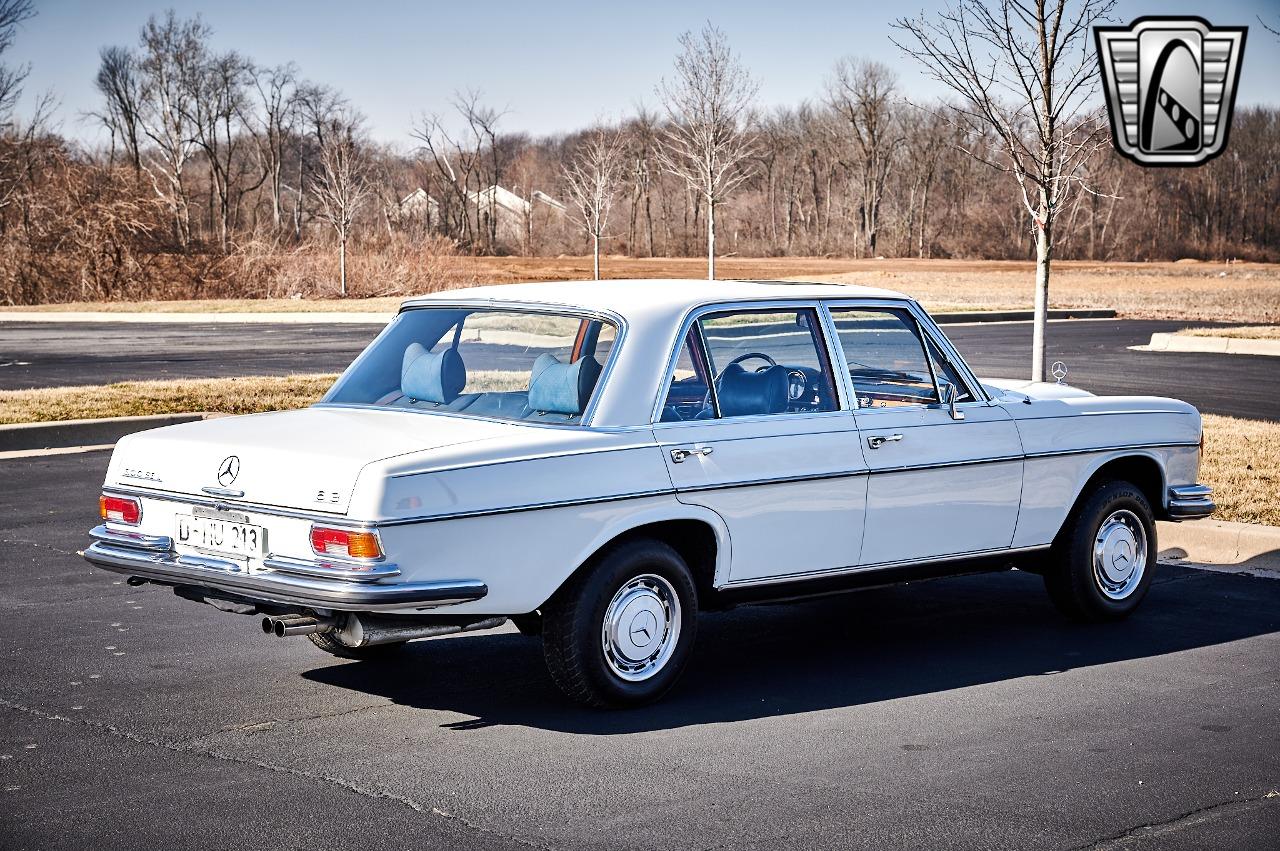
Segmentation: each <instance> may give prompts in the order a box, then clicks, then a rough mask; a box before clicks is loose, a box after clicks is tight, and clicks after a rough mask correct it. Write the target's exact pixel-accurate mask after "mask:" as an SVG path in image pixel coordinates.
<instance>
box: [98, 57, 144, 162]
mask: <svg viewBox="0 0 1280 851" xmlns="http://www.w3.org/2000/svg"><path fill="white" fill-rule="evenodd" d="M99 56H100V57H101V64H100V65H99V66H98V76H97V77H96V78H95V79H94V83H95V84H96V85H97V87H98V91H99V92H101V93H102V96H103V98H105V99H106V102H107V105H106V109H105V111H104V112H102V113H101V114H100V115H99V118H100V120H101V121H102V123H103V124H104V125H105V126H106V128H107V131H108V132H109V133H111V144H112V154H113V156H114V149H115V141H116V139H119V140H120V144H121V145H123V146H124V151H125V154H126V155H127V156H128V158H129V163H130V164H131V165H132V166H133V171H134V173H135V174H141V173H142V150H141V148H140V147H139V138H140V135H141V131H140V130H139V126H138V124H139V113H140V112H141V110H142V76H141V73H140V71H139V68H138V57H137V56H136V55H135V54H134V53H133V51H131V50H130V49H129V48H127V47H104V48H102V50H101V52H100V53H99Z"/></svg>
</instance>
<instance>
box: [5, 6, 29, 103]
mask: <svg viewBox="0 0 1280 851" xmlns="http://www.w3.org/2000/svg"><path fill="white" fill-rule="evenodd" d="M35 16H36V12H35V8H34V6H33V5H32V2H31V0H0V55H3V54H4V53H6V52H7V51H8V50H9V48H10V47H13V40H14V39H15V38H16V37H17V34H18V26H19V25H21V24H22V23H23V22H24V21H29V20H30V19H32V18H34V17H35ZM30 72H31V66H30V65H20V66H17V67H13V68H11V67H9V66H8V65H0V124H8V123H9V121H10V118H11V116H12V115H13V108H14V107H15V106H16V105H17V103H18V98H19V97H21V96H22V84H23V83H24V82H26V79H27V74H29V73H30Z"/></svg>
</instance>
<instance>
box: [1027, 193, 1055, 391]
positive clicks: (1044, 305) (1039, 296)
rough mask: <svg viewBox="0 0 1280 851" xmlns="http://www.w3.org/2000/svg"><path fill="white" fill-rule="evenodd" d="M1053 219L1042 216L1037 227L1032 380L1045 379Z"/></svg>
mask: <svg viewBox="0 0 1280 851" xmlns="http://www.w3.org/2000/svg"><path fill="white" fill-rule="evenodd" d="M1052 227H1053V223H1052V220H1051V219H1050V218H1049V217H1048V215H1047V214H1046V215H1044V216H1043V218H1042V225H1041V226H1040V227H1037V228H1036V303H1035V323H1034V327H1033V330H1032V335H1031V380H1032V381H1044V380H1045V374H1046V373H1045V363H1044V361H1045V331H1046V329H1047V325H1048V318H1049V261H1050V259H1051V256H1052V253H1053V239H1052Z"/></svg>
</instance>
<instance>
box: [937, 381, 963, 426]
mask: <svg viewBox="0 0 1280 851" xmlns="http://www.w3.org/2000/svg"><path fill="white" fill-rule="evenodd" d="M941 390H942V404H944V405H946V406H947V408H948V409H949V410H950V412H951V419H953V420H962V419H964V411H961V410H960V409H959V408H957V407H956V397H957V396H959V395H960V389H959V388H958V387H956V386H955V385H954V384H952V383H950V382H947V383H946V384H943V385H942V386H941Z"/></svg>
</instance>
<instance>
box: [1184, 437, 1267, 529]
mask: <svg viewBox="0 0 1280 851" xmlns="http://www.w3.org/2000/svg"><path fill="white" fill-rule="evenodd" d="M1200 481H1201V482H1202V483H1203V484H1206V485H1209V486H1210V487H1211V488H1213V499H1214V501H1215V502H1216V503H1217V504H1218V510H1217V512H1215V513H1214V515H1213V516H1214V518H1215V519H1217V520H1237V521H1240V522H1242V523H1265V524H1267V525H1269V526H1280V423H1277V422H1271V421H1269V420H1242V419H1237V418H1235V417H1222V416H1217V415H1215V414H1205V415H1204V459H1203V461H1202V462H1201V467H1200Z"/></svg>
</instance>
